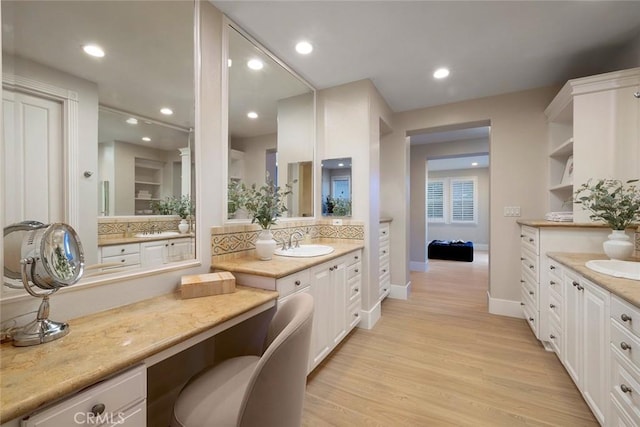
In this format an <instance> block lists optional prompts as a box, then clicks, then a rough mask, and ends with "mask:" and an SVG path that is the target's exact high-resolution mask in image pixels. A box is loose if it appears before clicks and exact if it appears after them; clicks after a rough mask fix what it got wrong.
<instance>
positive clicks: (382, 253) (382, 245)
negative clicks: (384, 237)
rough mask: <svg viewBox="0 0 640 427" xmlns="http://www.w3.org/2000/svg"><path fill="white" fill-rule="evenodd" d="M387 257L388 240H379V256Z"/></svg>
mask: <svg viewBox="0 0 640 427" xmlns="http://www.w3.org/2000/svg"><path fill="white" fill-rule="evenodd" d="M383 257H389V242H388V241H387V242H384V243H383V242H380V258H383Z"/></svg>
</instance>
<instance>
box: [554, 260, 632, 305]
mask: <svg viewBox="0 0 640 427" xmlns="http://www.w3.org/2000/svg"><path fill="white" fill-rule="evenodd" d="M547 256H548V257H550V258H552V259H554V260H556V261H558V262H559V263H560V264H563V265H564V266H566V267H569V268H570V269H572V270H574V271H576V272H577V273H578V274H580V275H582V276H584V277H585V278H587V279H589V280H590V281H592V282H593V283H595V284H596V285H599V286H601V287H603V288H604V289H606V290H608V291H609V292H611V293H612V294H615V295H617V296H619V297H620V298H622V299H624V300H626V301H628V302H630V303H631V304H633V305H635V306H636V307H640V281H638V280H631V279H622V278H619V277H613V276H609V275H607V274H602V273H598V272H597V271H593V270H591V269H590V268H587V267H586V266H585V263H586V262H587V261H590V260H592V259H609V257H608V256H606V255H605V254H595V253H593V254H589V253H567V252H549V253H547ZM629 261H639V262H640V258H638V257H634V258H629Z"/></svg>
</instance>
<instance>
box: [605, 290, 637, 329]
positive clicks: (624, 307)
mask: <svg viewBox="0 0 640 427" xmlns="http://www.w3.org/2000/svg"><path fill="white" fill-rule="evenodd" d="M611 318H612V319H613V320H615V321H616V322H618V324H620V325H621V326H622V327H623V328H624V329H626V330H628V331H632V332H633V333H634V334H635V335H636V336H640V309H638V308H637V307H634V306H632V305H631V304H629V303H628V302H626V301H623V300H622V299H620V298H618V297H617V296H615V295H612V296H611Z"/></svg>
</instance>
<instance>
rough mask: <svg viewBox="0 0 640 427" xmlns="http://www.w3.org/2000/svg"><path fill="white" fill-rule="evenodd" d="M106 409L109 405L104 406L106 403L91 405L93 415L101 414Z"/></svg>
mask: <svg viewBox="0 0 640 427" xmlns="http://www.w3.org/2000/svg"><path fill="white" fill-rule="evenodd" d="M105 409H107V407H106V406H104V403H96V404H95V405H93V406H92V407H91V413H92V414H93V415H100V414H102V413H103V412H104V410H105Z"/></svg>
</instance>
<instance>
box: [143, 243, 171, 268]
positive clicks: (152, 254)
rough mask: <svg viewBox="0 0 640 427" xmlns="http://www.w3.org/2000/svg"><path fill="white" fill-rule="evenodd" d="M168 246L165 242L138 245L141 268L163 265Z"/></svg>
mask: <svg viewBox="0 0 640 427" xmlns="http://www.w3.org/2000/svg"><path fill="white" fill-rule="evenodd" d="M168 246H169V244H168V242H167V241H166V240H162V241H157V242H145V243H142V244H141V245H140V252H141V257H142V263H141V264H142V267H151V266H155V265H163V264H165V263H166V262H167V261H166V260H167V250H168Z"/></svg>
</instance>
